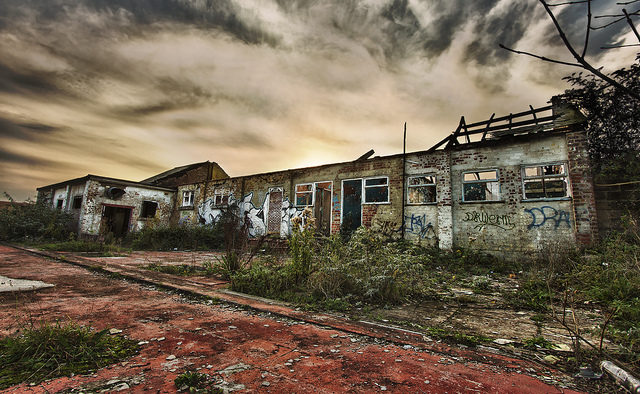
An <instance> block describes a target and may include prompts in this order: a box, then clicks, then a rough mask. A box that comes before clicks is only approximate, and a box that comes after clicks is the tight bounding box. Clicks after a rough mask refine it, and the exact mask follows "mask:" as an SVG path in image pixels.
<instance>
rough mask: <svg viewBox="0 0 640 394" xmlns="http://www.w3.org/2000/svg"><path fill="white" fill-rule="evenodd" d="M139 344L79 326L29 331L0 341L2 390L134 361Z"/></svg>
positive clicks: (106, 332) (40, 328) (31, 329)
mask: <svg viewBox="0 0 640 394" xmlns="http://www.w3.org/2000/svg"><path fill="white" fill-rule="evenodd" d="M137 350H138V346H137V345H136V343H135V341H132V340H129V339H126V338H124V337H121V336H112V335H109V334H108V330H106V329H105V330H102V331H99V332H94V331H93V330H92V329H91V328H89V327H84V326H80V325H77V324H75V323H71V322H70V323H66V324H61V323H60V322H56V323H55V324H47V323H44V324H42V325H40V326H31V327H28V328H26V329H25V330H24V331H23V333H22V334H21V335H20V336H18V337H6V338H2V339H0V365H2V368H0V389H5V388H7V387H10V386H13V385H16V384H19V383H22V382H29V383H38V382H41V381H42V380H44V379H48V378H55V377H59V376H65V375H69V374H71V373H75V374H81V373H87V372H90V371H94V370H96V369H98V368H102V367H104V366H107V365H110V364H113V363H115V362H117V361H120V360H122V359H124V358H127V357H130V356H132V355H133V354H135V353H136V352H137Z"/></svg>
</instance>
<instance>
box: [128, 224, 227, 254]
mask: <svg viewBox="0 0 640 394" xmlns="http://www.w3.org/2000/svg"><path fill="white" fill-rule="evenodd" d="M129 242H130V243H131V246H132V247H133V248H134V249H138V250H145V249H146V250H173V249H177V250H209V249H220V248H222V246H223V245H224V234H223V232H222V230H221V228H220V227H219V226H216V225H207V226H147V227H145V228H143V229H142V230H140V231H138V232H136V233H132V234H131V235H130V240H129Z"/></svg>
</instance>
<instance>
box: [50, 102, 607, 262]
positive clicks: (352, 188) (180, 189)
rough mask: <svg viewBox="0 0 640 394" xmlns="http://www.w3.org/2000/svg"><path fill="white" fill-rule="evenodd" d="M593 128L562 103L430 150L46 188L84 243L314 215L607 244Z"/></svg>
mask: <svg viewBox="0 0 640 394" xmlns="http://www.w3.org/2000/svg"><path fill="white" fill-rule="evenodd" d="M585 122H586V120H585V118H584V117H583V116H582V115H581V114H580V113H579V112H577V111H575V110H573V109H572V108H570V107H568V106H565V105H564V104H563V103H561V102H556V101H554V102H553V105H551V106H548V107H544V108H539V109H533V108H531V110H528V111H525V112H521V113H517V114H510V115H508V116H503V117H498V118H496V117H494V116H492V117H491V119H489V120H486V121H482V122H477V123H473V124H466V123H465V121H464V118H462V119H461V121H460V125H459V126H458V128H457V129H456V131H455V132H454V133H452V134H451V135H449V136H448V137H447V138H445V139H444V140H443V141H441V142H440V143H438V144H436V145H435V146H434V147H432V148H431V149H429V150H426V151H420V152H411V153H407V154H406V155H403V154H396V155H391V156H384V157H373V158H368V157H369V156H371V155H370V154H369V155H364V156H363V157H361V158H360V159H358V160H355V161H350V162H343V163H334V164H327V165H321V166H315V167H308V168H299V169H293V170H285V171H276V172H269V173H262V174H255V175H248V176H241V177H229V176H228V175H227V174H226V173H225V172H224V171H223V170H222V168H220V166H218V165H217V164H216V163H210V162H205V163H196V164H192V165H189V166H183V167H177V168H174V169H172V170H169V171H166V172H164V173H162V174H158V175H156V176H154V177H151V178H148V179H145V180H143V181H141V182H131V181H125V180H118V179H111V178H104V177H98V176H94V175H87V176H86V177H83V178H78V179H74V180H70V181H65V182H61V183H57V184H53V185H49V186H44V187H41V188H38V198H39V199H46V200H47V201H49V202H50V203H51V204H52V206H54V207H57V208H59V209H64V210H66V211H69V212H74V213H76V214H77V217H78V232H79V234H80V235H85V236H99V235H101V234H104V233H107V232H112V233H114V234H115V235H116V236H122V235H124V234H125V233H127V232H129V231H136V230H139V229H141V228H142V227H144V226H145V224H146V223H147V222H148V221H149V220H151V219H153V220H155V221H156V222H157V223H160V224H167V225H168V224H181V225H199V224H211V223H215V222H216V221H217V220H218V219H219V217H220V215H221V214H222V212H223V211H224V210H226V209H234V210H237V212H238V213H239V214H240V216H241V217H244V218H245V219H244V220H245V222H246V223H247V224H248V225H249V235H250V236H252V237H256V236H261V235H265V234H267V235H268V234H273V235H274V236H277V237H287V236H289V235H290V234H291V229H292V219H293V218H295V217H299V216H301V215H302V212H303V211H304V210H305V209H307V210H310V212H311V214H312V216H313V217H314V218H315V225H316V226H317V228H318V230H319V231H320V232H323V233H325V234H333V233H337V232H340V231H352V230H354V229H356V228H357V227H359V226H366V227H371V228H373V229H376V230H377V231H381V232H384V233H386V234H387V235H389V236H390V237H396V238H400V237H405V238H407V239H411V240H414V241H415V242H420V243H424V244H432V245H438V246H440V247H441V248H445V249H451V248H456V247H472V248H476V249H480V250H486V251H496V252H497V251H499V252H502V253H509V252H522V251H532V250H535V249H537V248H538V247H539V246H540V245H542V244H544V243H546V242H550V241H553V242H563V243H570V244H576V245H588V244H589V243H591V242H592V241H594V240H595V239H596V238H597V236H598V225H597V218H596V205H595V198H594V192H593V182H592V176H591V173H590V165H589V158H588V154H587V142H586V136H585V133H584V126H585Z"/></svg>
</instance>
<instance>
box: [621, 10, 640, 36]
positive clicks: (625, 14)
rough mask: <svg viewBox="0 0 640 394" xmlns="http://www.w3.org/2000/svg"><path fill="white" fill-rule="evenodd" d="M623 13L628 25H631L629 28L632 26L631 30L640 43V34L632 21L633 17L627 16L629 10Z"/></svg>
mask: <svg viewBox="0 0 640 394" xmlns="http://www.w3.org/2000/svg"><path fill="white" fill-rule="evenodd" d="M622 12H624V16H625V17H626V18H627V23H628V24H629V26H631V30H632V31H633V33H634V34H635V35H636V38H637V39H638V41H640V34H638V31H637V30H636V27H635V26H634V24H633V21H632V20H631V17H630V16H629V14H627V10H625V9H624V8H623V9H622Z"/></svg>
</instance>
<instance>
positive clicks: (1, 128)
mask: <svg viewBox="0 0 640 394" xmlns="http://www.w3.org/2000/svg"><path fill="white" fill-rule="evenodd" d="M59 130H61V129H60V128H59V127H57V126H52V125H48V124H43V123H38V122H27V123H21V122H16V121H13V120H11V119H7V118H3V117H2V116H0V138H2V139H5V138H12V139H19V140H24V141H37V140H41V139H43V138H44V137H47V136H50V135H52V134H53V133H55V132H56V131H59Z"/></svg>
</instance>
